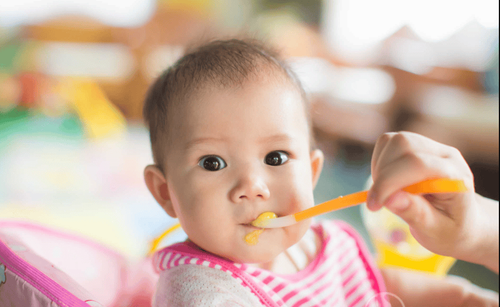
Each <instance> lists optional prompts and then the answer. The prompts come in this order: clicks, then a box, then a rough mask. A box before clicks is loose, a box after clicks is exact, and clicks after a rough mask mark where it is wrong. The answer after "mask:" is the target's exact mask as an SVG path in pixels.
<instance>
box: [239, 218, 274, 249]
mask: <svg viewBox="0 0 500 307" xmlns="http://www.w3.org/2000/svg"><path fill="white" fill-rule="evenodd" d="M275 218H276V214H275V213H274V212H264V213H261V214H260V215H259V216H258V217H257V218H256V219H255V220H254V221H253V222H252V225H253V226H256V227H259V226H258V225H261V224H262V223H265V221H266V220H269V219H275ZM263 231H264V229H256V230H254V231H252V232H250V233H249V234H247V235H246V236H245V242H246V243H247V244H248V245H255V244H257V242H259V235H260V234H261V233H262V232H263Z"/></svg>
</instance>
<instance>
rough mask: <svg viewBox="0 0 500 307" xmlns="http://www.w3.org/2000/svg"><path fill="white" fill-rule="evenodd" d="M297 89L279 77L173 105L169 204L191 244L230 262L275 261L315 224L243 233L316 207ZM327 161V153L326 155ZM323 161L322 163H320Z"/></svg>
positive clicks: (168, 163)
mask: <svg viewBox="0 0 500 307" xmlns="http://www.w3.org/2000/svg"><path fill="white" fill-rule="evenodd" d="M301 99H302V98H301V96H300V94H299V92H298V91H297V90H296V89H294V87H293V86H291V85H289V84H287V83H283V81H277V80H275V79H272V80H271V79H268V80H261V81H246V82H245V83H244V84H243V86H242V87H238V88H230V89H226V90H220V89H213V90H201V91H200V92H199V93H198V94H197V95H196V97H193V98H191V99H190V100H189V102H188V103H186V104H185V105H184V106H180V107H175V111H174V112H175V113H174V116H172V118H173V122H172V125H171V126H170V127H171V128H172V130H171V131H172V132H171V134H170V136H171V142H170V146H171V147H170V148H169V151H168V155H167V158H166V160H165V165H166V170H165V173H166V182H167V186H168V191H169V196H170V199H171V202H170V205H171V206H172V207H173V210H174V211H175V215H176V216H177V217H178V218H179V221H180V222H181V225H182V227H183V229H184V231H185V232H186V233H187V235H188V237H189V238H190V240H191V241H193V242H194V243H196V244H197V245H198V246H200V247H201V248H202V249H204V250H206V251H209V252H211V253H214V254H217V255H219V256H222V257H224V258H227V259H230V260H233V261H237V262H246V263H264V262H268V261H271V260H272V259H273V258H274V257H276V256H277V255H278V254H279V253H281V252H283V251H284V250H285V249H287V248H288V247H290V246H291V245H293V244H295V243H296V242H297V241H298V240H300V238H301V237H302V236H303V234H304V233H305V231H306V230H307V228H308V227H309V224H310V222H308V221H305V222H301V223H299V224H296V225H293V226H290V227H286V228H279V229H268V230H265V231H264V232H263V233H262V234H261V235H260V237H259V240H258V243H257V244H256V245H254V246H250V245H247V244H246V243H245V241H244V237H245V235H247V234H248V233H250V232H251V231H253V230H255V229H256V228H255V227H253V226H251V225H250V222H252V221H253V220H254V219H255V218H256V217H257V216H258V215H259V214H261V213H263V212H265V211H272V212H275V213H276V214H277V215H278V217H279V216H285V215H289V214H293V213H296V212H298V211H301V210H304V209H307V208H309V207H311V206H313V205H314V200H313V171H312V169H311V155H314V153H316V154H318V151H316V152H310V147H309V129H308V124H307V120H306V117H305V112H304V106H303V102H302V100H301ZM320 158H321V162H322V155H321V157H320ZM316 160H317V159H316Z"/></svg>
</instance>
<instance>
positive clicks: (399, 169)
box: [368, 153, 464, 210]
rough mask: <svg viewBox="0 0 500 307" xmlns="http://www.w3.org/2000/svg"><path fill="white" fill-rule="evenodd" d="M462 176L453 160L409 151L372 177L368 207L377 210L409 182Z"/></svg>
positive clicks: (460, 177) (459, 177)
mask: <svg viewBox="0 0 500 307" xmlns="http://www.w3.org/2000/svg"><path fill="white" fill-rule="evenodd" d="M462 177H464V175H463V174H461V171H460V170H459V169H457V168H456V167H455V166H454V164H453V162H451V161H450V160H448V159H444V158H441V157H437V156H435V155H432V154H423V153H409V154H405V155H403V156H401V157H400V158H399V159H397V160H395V161H393V162H392V163H390V164H387V165H386V166H385V167H384V168H382V169H381V170H379V173H378V176H377V177H374V178H373V185H372V187H371V189H370V191H369V193H368V207H369V208H370V209H372V210H378V209H380V207H382V205H383V204H384V203H385V201H386V200H387V199H388V198H389V196H391V195H392V194H394V193H395V192H396V191H399V190H401V189H403V188H405V187H407V186H409V185H411V184H414V183H416V182H419V181H423V180H426V179H430V178H455V179H462Z"/></svg>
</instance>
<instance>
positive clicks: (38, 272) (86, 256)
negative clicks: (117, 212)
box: [0, 221, 158, 307]
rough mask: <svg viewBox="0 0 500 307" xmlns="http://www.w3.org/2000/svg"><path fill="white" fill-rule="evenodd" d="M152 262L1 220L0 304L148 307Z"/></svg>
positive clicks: (154, 276) (152, 282)
mask: <svg viewBox="0 0 500 307" xmlns="http://www.w3.org/2000/svg"><path fill="white" fill-rule="evenodd" d="M157 279H158V275H157V274H156V273H155V272H154V270H153V266H152V265H151V259H150V258H145V259H144V260H143V261H142V262H141V263H139V264H133V265H131V264H130V263H129V262H128V260H127V259H126V258H125V257H124V256H122V255H120V254H118V253H116V252H114V251H112V250H110V249H108V248H107V247H105V246H102V245H100V244H97V243H95V242H92V241H90V240H87V239H84V238H81V237H79V236H76V235H70V234H67V233H65V232H62V231H57V230H53V229H50V228H47V227H44V226H39V225H36V224H33V223H29V222H18V221H0V306H31V307H48V306H50V307H55V306H61V307H66V306H68V307H69V306H71V307H72V306H75V307H88V306H102V307H122V306H123V307H125V306H127V307H133V306H141V307H142V306H146V307H148V306H151V299H152V296H153V293H154V288H155V285H156V282H157Z"/></svg>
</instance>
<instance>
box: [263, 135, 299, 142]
mask: <svg viewBox="0 0 500 307" xmlns="http://www.w3.org/2000/svg"><path fill="white" fill-rule="evenodd" d="M291 140H293V137H292V136H290V135H289V134H286V133H280V134H275V135H271V136H267V137H265V138H262V140H261V142H262V143H273V142H284V141H287V142H288V141H291Z"/></svg>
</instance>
